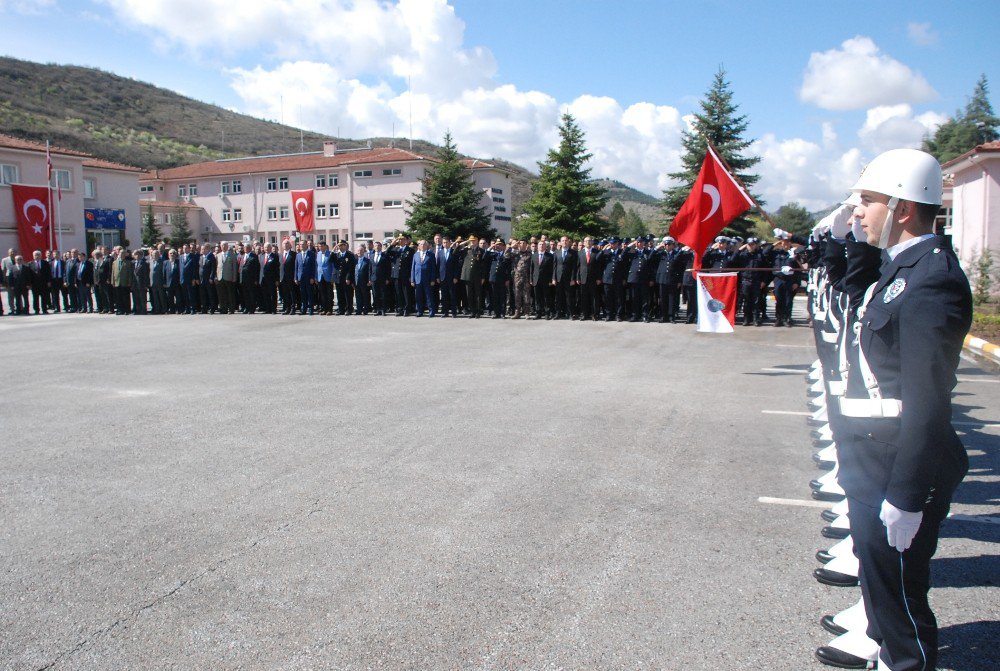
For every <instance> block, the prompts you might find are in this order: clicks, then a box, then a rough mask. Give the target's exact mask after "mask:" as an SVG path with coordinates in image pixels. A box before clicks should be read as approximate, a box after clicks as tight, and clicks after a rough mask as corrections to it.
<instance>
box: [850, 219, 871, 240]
mask: <svg viewBox="0 0 1000 671" xmlns="http://www.w3.org/2000/svg"><path fill="white" fill-rule="evenodd" d="M851 233H853V234H854V239H855V240H856V241H858V242H865V243H867V242H868V235H867V234H866V233H865V229H863V228H861V219H859V218H858V217H851Z"/></svg>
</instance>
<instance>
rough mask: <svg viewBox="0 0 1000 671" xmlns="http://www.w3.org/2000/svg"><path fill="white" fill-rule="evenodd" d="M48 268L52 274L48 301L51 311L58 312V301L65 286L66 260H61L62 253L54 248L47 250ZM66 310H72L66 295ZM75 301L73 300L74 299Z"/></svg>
mask: <svg viewBox="0 0 1000 671" xmlns="http://www.w3.org/2000/svg"><path fill="white" fill-rule="evenodd" d="M49 269H50V271H51V275H52V286H51V289H50V291H51V293H52V295H51V298H50V299H49V303H50V305H51V306H52V311H53V312H60V309H59V303H60V301H61V300H62V297H63V291H64V290H65V288H66V261H64V260H63V257H62V253H61V252H59V251H58V250H55V249H50V250H49ZM66 298H67V301H66V305H65V308H66V312H72V303H70V301H69V296H68V295H67V297H66ZM74 302H75V301H74Z"/></svg>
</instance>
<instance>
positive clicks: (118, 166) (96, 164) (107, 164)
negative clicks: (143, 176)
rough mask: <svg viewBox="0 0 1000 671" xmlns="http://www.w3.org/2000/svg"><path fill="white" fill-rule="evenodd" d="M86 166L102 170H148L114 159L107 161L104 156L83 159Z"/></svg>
mask: <svg viewBox="0 0 1000 671" xmlns="http://www.w3.org/2000/svg"><path fill="white" fill-rule="evenodd" d="M83 167H84V168H101V169H102V170H121V171H123V172H146V171H145V170H143V169H142V168H137V167H135V166H134V165H125V164H124V163H115V162H114V161H105V160H104V159H103V158H88V159H84V161H83Z"/></svg>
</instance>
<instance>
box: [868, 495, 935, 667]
mask: <svg viewBox="0 0 1000 671" xmlns="http://www.w3.org/2000/svg"><path fill="white" fill-rule="evenodd" d="M950 505H951V492H937V491H935V492H933V493H932V495H931V500H930V501H929V502H928V503H927V505H926V506H925V508H924V516H923V519H922V520H921V523H920V530H919V531H917V535H916V537H914V539H913V544H912V545H910V547H909V548H908V549H907V550H906V551H905V552H902V553H900V552H898V551H897V550H896V549H895V548H894V547H892V546H891V545H889V543H888V541H887V540H886V531H885V526H884V525H883V524H882V521H881V520H880V519H879V509H878V508H873V507H871V506H868V505H865V504H864V503H861V502H860V501H858V500H856V499H853V498H848V507H849V510H848V516H849V518H850V520H851V536H852V537H853V539H854V554H855V555H857V557H858V561H859V564H860V570H859V572H858V577H859V578H860V580H861V595H862V597H863V598H864V602H865V613H866V614H867V615H868V632H867V633H868V637H869V638H871V639H872V640H874V641H875V642H876V643H878V644H879V645H880V646H881V651H880V653H879V657H880V658H881V659H882V660H883V661H884V662H885V665H887V666H888V667H889V668H891V669H892V670H893V671H919V670H922V669H935V668H937V649H938V630H937V620H936V619H935V618H934V613H933V611H931V608H930V604H929V603H928V601H927V592H928V591H929V590H930V574H931V570H930V566H931V557H933V556H934V552H935V551H936V550H937V542H938V534H939V532H940V529H941V521H942V520H943V519H944V518H945V517H946V516H947V515H948V508H949V507H950Z"/></svg>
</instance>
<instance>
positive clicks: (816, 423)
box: [806, 417, 830, 427]
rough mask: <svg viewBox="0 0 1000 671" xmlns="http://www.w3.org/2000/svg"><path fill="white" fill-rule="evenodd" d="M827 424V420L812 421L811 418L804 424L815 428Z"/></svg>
mask: <svg viewBox="0 0 1000 671" xmlns="http://www.w3.org/2000/svg"><path fill="white" fill-rule="evenodd" d="M829 423H830V422H829V421H828V420H825V419H813V418H812V417H810V418H809V419H807V420H806V424H808V425H809V426H815V427H820V426H826V425H827V424H829Z"/></svg>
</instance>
